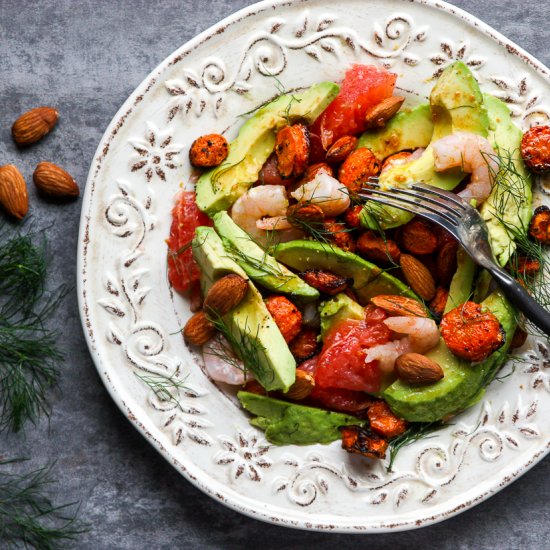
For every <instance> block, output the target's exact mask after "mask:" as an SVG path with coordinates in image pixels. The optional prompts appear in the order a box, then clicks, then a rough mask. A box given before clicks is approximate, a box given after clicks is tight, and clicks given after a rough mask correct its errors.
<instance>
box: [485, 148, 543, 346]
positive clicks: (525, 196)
mask: <svg viewBox="0 0 550 550" xmlns="http://www.w3.org/2000/svg"><path fill="white" fill-rule="evenodd" d="M514 154H516V155H519V153H518V152H517V151H513V152H509V151H504V150H500V149H499V150H498V154H497V155H496V156H495V159H496V160H497V161H498V162H499V166H500V168H499V170H498V172H497V173H496V174H493V178H494V180H495V186H496V192H494V193H493V197H492V203H491V208H490V210H489V213H490V215H492V216H493V218H494V219H495V220H496V221H497V222H498V223H499V225H500V226H501V227H502V229H503V230H504V231H505V232H506V233H507V234H508V235H509V237H510V239H511V244H510V250H509V251H508V253H509V256H510V259H509V261H508V268H509V270H510V272H511V273H512V275H514V276H515V277H516V278H517V279H518V280H519V281H520V283H521V284H522V285H523V286H524V287H525V288H526V290H527V291H528V292H529V293H530V294H531V296H532V297H533V298H534V299H535V300H536V301H537V302H538V303H539V304H540V305H542V306H543V307H545V308H549V307H550V264H549V261H548V256H547V253H546V252H545V249H544V247H543V245H542V244H541V243H539V242H537V241H535V240H532V239H531V238H530V237H529V233H528V229H529V218H530V216H531V212H530V211H529V212H527V214H528V215H527V216H525V217H522V216H521V215H520V213H522V212H523V213H524V214H525V212H526V211H525V207H526V205H528V204H529V203H530V197H529V193H530V182H529V181H528V176H526V175H525V174H523V173H521V172H520V171H518V169H517V168H516V164H515V160H516V159H515V158H514ZM510 212H512V213H515V215H512V216H511V215H510ZM525 258H528V259H530V260H535V261H536V262H538V263H539V264H540V269H539V271H538V273H536V274H531V273H529V272H527V271H526V270H524V269H523V268H522V265H523V261H522V260H523V259H525ZM518 321H519V323H520V325H521V326H522V327H523V328H524V329H526V330H527V332H528V333H530V334H533V335H536V336H545V335H544V334H543V333H541V332H540V331H539V330H538V329H536V327H534V326H532V325H528V326H527V325H526V323H525V322H524V321H523V320H522V319H518Z"/></svg>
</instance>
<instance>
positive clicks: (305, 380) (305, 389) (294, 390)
mask: <svg viewBox="0 0 550 550" xmlns="http://www.w3.org/2000/svg"><path fill="white" fill-rule="evenodd" d="M314 387H315V378H313V376H312V375H311V374H309V372H306V371H303V370H299V369H296V380H295V381H294V384H292V386H290V388H289V389H288V391H287V392H286V393H285V397H288V399H292V400H293V401H301V400H302V399H305V398H306V397H307V396H308V395H309V394H310V393H311V392H312V391H313V388H314Z"/></svg>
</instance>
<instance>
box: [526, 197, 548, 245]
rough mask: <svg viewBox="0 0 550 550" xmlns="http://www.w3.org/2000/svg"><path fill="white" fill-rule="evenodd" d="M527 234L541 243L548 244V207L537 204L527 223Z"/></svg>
mask: <svg viewBox="0 0 550 550" xmlns="http://www.w3.org/2000/svg"><path fill="white" fill-rule="evenodd" d="M529 235H531V237H533V238H534V239H536V240H537V241H539V242H540V243H542V244H550V208H548V206H539V207H538V208H537V209H535V212H534V214H533V217H532V218H531V222H530V223H529Z"/></svg>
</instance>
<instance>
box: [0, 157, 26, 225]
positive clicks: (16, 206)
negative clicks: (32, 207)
mask: <svg viewBox="0 0 550 550" xmlns="http://www.w3.org/2000/svg"><path fill="white" fill-rule="evenodd" d="M0 204H1V205H2V206H3V207H4V209H5V210H6V212H7V213H8V214H10V215H11V216H13V217H14V218H17V219H18V220H21V219H23V218H24V217H25V214H26V213H27V212H28V211H29V195H28V193H27V184H26V183H25V180H24V179H23V176H22V175H21V172H20V171H19V170H18V169H17V168H16V167H15V166H14V165H13V164H6V165H5V166H0Z"/></svg>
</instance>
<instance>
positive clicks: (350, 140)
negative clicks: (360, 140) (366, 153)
mask: <svg viewBox="0 0 550 550" xmlns="http://www.w3.org/2000/svg"><path fill="white" fill-rule="evenodd" d="M356 145H357V138H356V137H355V136H343V137H341V138H340V139H337V140H336V141H335V142H334V143H333V144H332V145H331V146H330V148H329V150H328V151H327V154H326V156H325V159H326V161H327V162H343V161H344V160H346V158H347V156H348V155H349V154H350V153H351V152H352V151H353V150H354V149H355V146H356Z"/></svg>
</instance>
